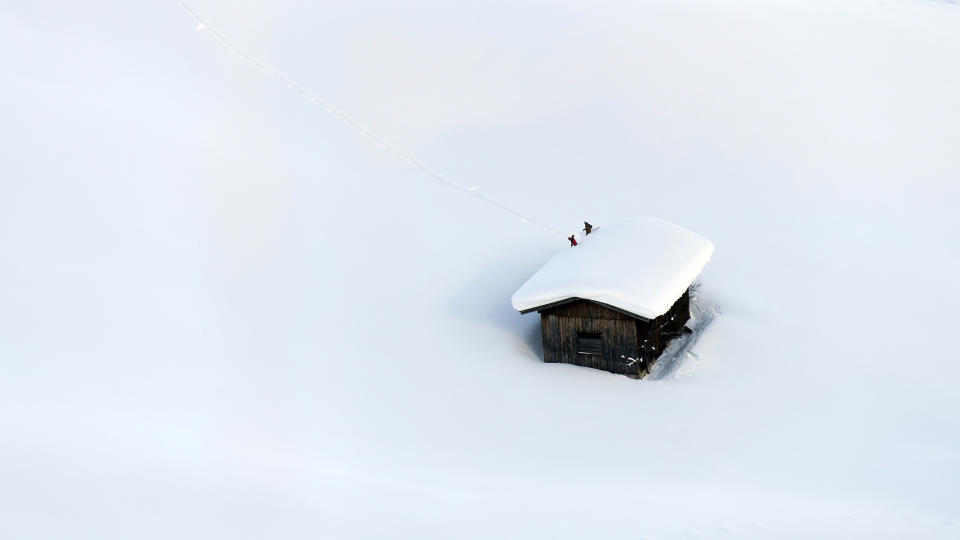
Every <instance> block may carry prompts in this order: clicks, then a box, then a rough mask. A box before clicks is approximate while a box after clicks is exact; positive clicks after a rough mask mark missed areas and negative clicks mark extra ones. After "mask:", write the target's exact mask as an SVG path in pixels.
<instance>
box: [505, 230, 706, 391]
mask: <svg viewBox="0 0 960 540" xmlns="http://www.w3.org/2000/svg"><path fill="white" fill-rule="evenodd" d="M712 254H713V244H712V243H711V242H710V241H709V240H707V239H706V238H704V237H702V236H700V235H699V234H696V233H694V232H691V231H688V230H687V229H684V228H683V227H679V226H677V225H674V224H672V223H668V222H666V221H663V220H661V219H655V218H637V219H631V220H628V221H624V222H622V223H619V224H616V225H610V226H603V227H600V228H597V229H595V230H594V231H593V233H592V234H590V235H589V236H587V237H585V238H584V239H583V241H582V242H581V243H580V245H578V246H576V247H571V248H567V249H564V250H563V251H561V252H560V253H559V254H558V255H556V256H555V257H554V258H552V259H551V260H550V261H548V262H547V263H546V264H545V265H544V266H543V267H542V268H540V270H539V271H537V273H536V274H534V275H533V276H532V277H531V278H530V279H529V280H527V282H526V283H524V284H523V286H521V287H520V289H519V290H517V292H516V293H514V295H513V298H512V299H511V300H512V303H513V307H514V309H516V310H517V311H519V312H520V313H529V312H531V311H538V312H540V323H541V327H542V330H543V360H544V361H545V362H566V363H569V364H576V365H579V366H587V367H592V368H597V369H602V370H605V371H610V372H612V373H620V374H623V375H628V376H631V377H636V378H640V377H643V376H644V375H646V374H647V372H648V371H649V369H650V365H651V364H652V363H653V361H654V360H655V359H656V358H657V356H659V355H660V353H661V352H663V349H664V348H666V346H667V343H669V341H670V340H671V339H673V338H675V337H677V336H680V335H681V334H682V333H683V329H684V323H686V322H687V320H689V318H690V290H689V288H690V285H691V284H692V283H693V281H694V280H695V279H696V277H697V276H698V275H699V274H700V271H701V270H703V267H704V265H706V264H707V261H709V260H710V256H711V255H712Z"/></svg>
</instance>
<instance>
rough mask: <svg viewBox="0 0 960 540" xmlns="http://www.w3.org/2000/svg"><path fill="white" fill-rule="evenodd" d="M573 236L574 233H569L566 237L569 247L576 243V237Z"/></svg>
mask: <svg viewBox="0 0 960 540" xmlns="http://www.w3.org/2000/svg"><path fill="white" fill-rule="evenodd" d="M574 236H575V235H572V234H571V235H570V236H569V237H568V238H567V240H569V241H570V247H573V246H575V245H577V239H576V238H574Z"/></svg>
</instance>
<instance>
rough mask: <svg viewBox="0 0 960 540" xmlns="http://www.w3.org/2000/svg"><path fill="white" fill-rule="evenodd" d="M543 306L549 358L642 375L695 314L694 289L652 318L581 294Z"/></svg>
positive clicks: (545, 353)
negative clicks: (691, 301)
mask: <svg viewBox="0 0 960 540" xmlns="http://www.w3.org/2000/svg"><path fill="white" fill-rule="evenodd" d="M539 311H540V325H541V327H542V330H543V361H544V362H565V363H568V364H576V365H578V366H586V367H592V368H596V369H602V370H604V371H609V372H611V373H619V374H621V375H627V376H629V377H634V378H638V379H639V378H642V377H643V376H644V375H646V374H647V372H649V370H650V365H651V364H652V363H653V361H654V360H656V359H657V357H658V356H660V353H661V352H663V350H664V349H665V348H667V344H668V343H669V342H670V340H671V339H673V338H675V337H679V336H680V335H682V334H683V325H684V323H686V322H687V321H688V320H689V319H690V291H689V290H687V291H685V292H684V293H683V295H682V296H680V298H679V299H677V301H676V302H674V304H673V306H671V307H670V309H669V310H668V311H667V312H666V313H664V314H663V315H660V316H659V317H657V318H656V319H652V320H649V319H644V318H642V317H637V316H635V315H631V314H629V313H627V312H625V311H622V310H617V309H611V308H610V307H608V306H606V305H603V304H600V303H597V302H593V301H590V300H583V299H580V298H576V299H572V300H571V301H564V302H560V303H556V304H551V305H549V306H542V307H541V308H540V309H539ZM597 336H599V338H600V343H599V345H600V346H599V347H598V346H597V345H598V344H597V342H596V341H595V339H596V337H597Z"/></svg>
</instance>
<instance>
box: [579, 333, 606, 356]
mask: <svg viewBox="0 0 960 540" xmlns="http://www.w3.org/2000/svg"><path fill="white" fill-rule="evenodd" d="M577 354H589V355H592V356H601V355H602V354H603V339H601V338H600V334H594V333H591V332H577Z"/></svg>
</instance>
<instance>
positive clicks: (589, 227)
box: [583, 221, 593, 234]
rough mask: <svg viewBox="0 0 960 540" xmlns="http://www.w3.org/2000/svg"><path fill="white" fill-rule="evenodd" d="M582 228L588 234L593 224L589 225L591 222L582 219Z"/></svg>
mask: <svg viewBox="0 0 960 540" xmlns="http://www.w3.org/2000/svg"><path fill="white" fill-rule="evenodd" d="M583 230H584V231H586V232H587V234H590V232H591V231H593V225H591V224H589V223H587V222H586V221H584V222H583Z"/></svg>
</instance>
